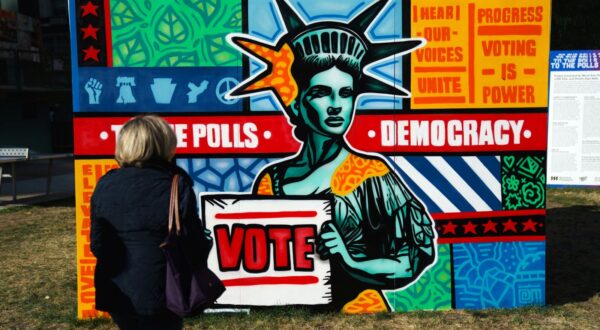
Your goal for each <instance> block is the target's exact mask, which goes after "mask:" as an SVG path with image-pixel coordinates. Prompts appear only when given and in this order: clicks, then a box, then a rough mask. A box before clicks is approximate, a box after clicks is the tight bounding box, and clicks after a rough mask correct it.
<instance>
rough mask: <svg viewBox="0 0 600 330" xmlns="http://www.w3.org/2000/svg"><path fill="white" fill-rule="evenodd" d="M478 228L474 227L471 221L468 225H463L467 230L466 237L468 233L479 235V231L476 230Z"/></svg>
mask: <svg viewBox="0 0 600 330" xmlns="http://www.w3.org/2000/svg"><path fill="white" fill-rule="evenodd" d="M477 226H478V225H474V224H473V223H472V222H471V221H469V222H468V223H467V224H466V225H463V228H464V229H465V235H466V234H468V233H472V234H473V235H477V231H476V230H475V228H477Z"/></svg>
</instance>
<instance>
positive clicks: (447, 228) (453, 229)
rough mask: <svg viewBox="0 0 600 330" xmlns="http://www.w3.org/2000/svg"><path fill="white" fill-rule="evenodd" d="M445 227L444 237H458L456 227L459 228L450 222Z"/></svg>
mask: <svg viewBox="0 0 600 330" xmlns="http://www.w3.org/2000/svg"><path fill="white" fill-rule="evenodd" d="M443 227H444V232H443V233H442V235H445V234H448V233H452V234H454V235H456V227H458V226H457V225H455V224H453V223H452V221H448V223H447V224H445V225H443Z"/></svg>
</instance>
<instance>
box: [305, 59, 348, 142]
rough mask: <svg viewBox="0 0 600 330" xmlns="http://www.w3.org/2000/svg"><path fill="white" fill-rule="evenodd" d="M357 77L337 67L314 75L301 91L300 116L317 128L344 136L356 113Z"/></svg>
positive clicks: (325, 133) (329, 134)
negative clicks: (355, 83) (355, 87)
mask: <svg viewBox="0 0 600 330" xmlns="http://www.w3.org/2000/svg"><path fill="white" fill-rule="evenodd" d="M353 83H354V79H353V78H352V76H351V75H350V74H348V73H346V72H344V71H341V70H340V69H338V68H337V67H335V66H334V67H332V68H331V69H329V70H326V71H322V72H319V73H317V74H316V75H314V76H313V77H312V78H311V79H310V82H309V85H308V87H307V88H306V89H305V90H303V91H302V93H301V102H300V105H299V113H298V116H300V119H302V120H303V121H304V122H305V123H306V125H307V126H308V127H309V128H310V129H312V130H313V131H315V132H317V133H320V134H323V135H327V136H339V135H344V133H346V131H347V130H348V127H350V122H351V121H352V115H353V112H354V90H353V86H354V84H353Z"/></svg>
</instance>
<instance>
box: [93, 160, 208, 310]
mask: <svg viewBox="0 0 600 330" xmlns="http://www.w3.org/2000/svg"><path fill="white" fill-rule="evenodd" d="M174 173H178V174H179V175H180V180H179V185H178V187H179V211H180V215H181V226H182V229H183V231H184V233H185V234H186V237H189V238H190V239H189V240H188V241H189V251H186V252H187V253H186V254H188V258H190V261H191V262H193V263H195V264H198V263H206V258H207V255H208V251H209V250H210V244H211V241H210V240H209V239H207V238H206V236H205V234H204V228H203V224H202V223H201V221H200V219H199V218H198V211H197V204H196V196H195V194H194V191H193V189H192V187H193V183H192V180H191V179H190V177H189V176H188V175H187V173H185V172H184V171H183V170H182V169H181V168H179V167H177V166H175V165H173V164H167V163H164V164H160V165H158V164H155V165H146V166H144V167H142V168H138V167H123V168H120V169H114V170H112V171H110V172H108V173H106V175H104V176H103V177H102V178H101V179H100V180H99V182H98V184H97V186H96V189H95V190H94V194H93V195H92V200H91V250H92V253H93V254H94V255H95V256H96V258H97V264H96V272H95V285H96V308H97V309H98V310H103V311H110V312H129V313H137V314H141V315H151V314H156V313H159V312H162V311H164V309H165V274H166V261H165V257H164V255H163V252H162V250H161V249H160V248H159V245H160V244H161V243H162V242H163V240H164V239H165V237H166V235H167V227H168V224H167V222H168V213H169V196H170V189H171V180H172V178H173V175H174Z"/></svg>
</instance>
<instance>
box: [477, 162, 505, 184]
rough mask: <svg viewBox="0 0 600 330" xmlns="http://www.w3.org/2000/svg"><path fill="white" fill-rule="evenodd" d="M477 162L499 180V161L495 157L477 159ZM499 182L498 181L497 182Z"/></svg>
mask: <svg viewBox="0 0 600 330" xmlns="http://www.w3.org/2000/svg"><path fill="white" fill-rule="evenodd" d="M478 158H479V160H480V161H481V162H482V163H483V166H485V167H486V168H487V169H488V171H490V173H492V174H493V175H494V177H496V178H500V161H499V160H497V159H496V157H493V156H491V157H478ZM498 182H500V180H498Z"/></svg>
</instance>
